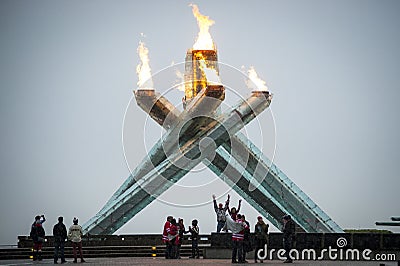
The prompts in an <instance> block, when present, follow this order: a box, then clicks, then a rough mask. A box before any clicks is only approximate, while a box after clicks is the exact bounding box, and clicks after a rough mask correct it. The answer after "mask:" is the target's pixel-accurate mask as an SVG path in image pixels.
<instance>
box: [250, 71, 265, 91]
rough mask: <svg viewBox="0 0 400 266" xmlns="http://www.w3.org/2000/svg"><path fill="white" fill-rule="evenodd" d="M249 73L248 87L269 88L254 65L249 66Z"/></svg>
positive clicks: (261, 89)
mask: <svg viewBox="0 0 400 266" xmlns="http://www.w3.org/2000/svg"><path fill="white" fill-rule="evenodd" d="M247 74H248V79H247V80H246V85H247V87H248V88H250V89H253V90H256V91H267V90H268V87H267V85H266V82H265V81H264V80H262V79H260V78H259V77H258V75H257V72H256V70H255V68H254V67H253V66H251V67H250V68H249V70H248V71H247Z"/></svg>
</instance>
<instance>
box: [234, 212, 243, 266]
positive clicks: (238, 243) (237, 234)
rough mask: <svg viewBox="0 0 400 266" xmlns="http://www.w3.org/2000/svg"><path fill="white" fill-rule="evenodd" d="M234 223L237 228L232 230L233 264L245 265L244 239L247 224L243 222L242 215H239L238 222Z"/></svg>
mask: <svg viewBox="0 0 400 266" xmlns="http://www.w3.org/2000/svg"><path fill="white" fill-rule="evenodd" d="M232 220H233V219H232ZM234 223H236V226H235V229H234V230H232V263H238V262H239V263H244V258H243V239H244V230H245V228H246V224H245V223H243V222H242V215H240V214H237V220H236V221H235V222H234ZM238 228H239V229H238ZM238 230H240V231H238ZM236 257H237V258H238V261H237V260H236Z"/></svg>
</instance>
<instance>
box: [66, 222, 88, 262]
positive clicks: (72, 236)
mask: <svg viewBox="0 0 400 266" xmlns="http://www.w3.org/2000/svg"><path fill="white" fill-rule="evenodd" d="M72 222H73V225H71V226H70V228H69V230H68V240H70V241H71V242H72V250H73V254H74V263H77V254H76V249H78V251H79V255H80V258H81V262H85V260H84V259H83V254H82V236H83V231H82V227H81V226H80V225H79V224H78V218H74V220H72Z"/></svg>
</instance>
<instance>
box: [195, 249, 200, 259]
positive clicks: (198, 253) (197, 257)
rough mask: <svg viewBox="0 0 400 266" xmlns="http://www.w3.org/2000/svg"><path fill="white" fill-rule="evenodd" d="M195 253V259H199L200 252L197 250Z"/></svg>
mask: <svg viewBox="0 0 400 266" xmlns="http://www.w3.org/2000/svg"><path fill="white" fill-rule="evenodd" d="M196 252H197V256H196V259H200V251H199V249H196Z"/></svg>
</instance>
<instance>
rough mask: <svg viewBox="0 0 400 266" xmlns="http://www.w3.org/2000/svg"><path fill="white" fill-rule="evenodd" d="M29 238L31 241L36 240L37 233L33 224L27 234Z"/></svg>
mask: <svg viewBox="0 0 400 266" xmlns="http://www.w3.org/2000/svg"><path fill="white" fill-rule="evenodd" d="M29 236H30V237H31V238H32V239H33V241H37V240H38V231H37V227H36V226H35V224H32V226H31V232H30V233H29Z"/></svg>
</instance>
